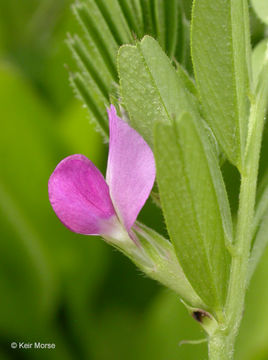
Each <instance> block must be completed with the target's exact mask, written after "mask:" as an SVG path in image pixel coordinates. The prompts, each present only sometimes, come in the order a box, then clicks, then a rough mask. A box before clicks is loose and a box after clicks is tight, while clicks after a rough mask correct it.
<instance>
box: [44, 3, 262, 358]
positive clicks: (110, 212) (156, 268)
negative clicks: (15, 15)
mask: <svg viewBox="0 0 268 360" xmlns="http://www.w3.org/2000/svg"><path fill="white" fill-rule="evenodd" d="M259 4H260V2H258V1H253V5H254V6H255V8H256V9H260V6H259ZM184 5H185V2H184V1H180V0H168V1H152V2H151V1H146V0H144V1H133V2H126V1H125V0H114V1H111V2H109V4H107V2H105V1H103V0H101V1H94V0H85V1H81V2H80V3H77V4H76V5H75V7H74V12H75V14H76V16H77V18H78V20H79V22H80V24H81V25H82V29H83V30H84V33H85V39H84V40H82V39H81V38H80V37H79V36H77V35H74V36H70V37H69V40H68V44H69V46H70V48H71V50H72V52H73V54H74V56H75V59H76V60H77V65H78V72H77V73H74V74H72V75H71V81H72V84H73V85H74V87H75V90H76V92H77V94H79V95H80V96H81V97H82V99H83V100H84V101H85V103H86V104H87V106H88V108H89V111H90V114H91V118H92V119H94V120H95V121H96V123H98V124H99V125H100V126H99V129H101V131H102V132H103V134H104V137H106V138H107V137H108V128H109V129H110V144H109V157H108V167H107V175H106V181H107V183H106V182H105V180H104V178H103V177H102V175H101V174H100V172H99V171H98V170H97V169H96V168H95V166H94V165H93V164H92V163H91V162H90V161H89V160H88V159H87V158H85V157H84V156H82V155H73V156H70V157H68V158H66V159H64V160H63V161H62V162H61V163H60V164H59V165H58V166H57V168H56V169H55V171H54V172H53V174H52V176H51V178H50V180H49V198H50V201H51V204H52V206H53V208H54V210H55V212H56V214H57V215H58V217H59V218H60V220H61V221H62V222H63V223H64V224H65V225H66V226H67V227H69V228H70V229H71V230H73V231H75V232H79V233H83V234H87V235H89V234H99V235H101V236H102V237H103V238H104V239H105V240H106V241H107V242H108V243H110V244H112V245H113V246H115V247H116V248H117V249H119V250H120V251H122V252H123V253H124V254H125V255H127V256H128V257H129V258H130V259H131V260H132V261H134V262H135V264H136V265H137V266H138V267H139V268H140V269H141V270H142V271H144V272H145V273H146V274H147V275H148V276H150V277H152V278H153V279H155V280H158V281H159V282H161V283H162V284H164V285H165V286H167V287H169V288H171V289H172V290H174V291H175V292H176V293H177V294H178V297H179V298H181V299H182V301H183V303H184V304H185V305H186V307H187V309H188V310H189V312H190V313H191V314H192V316H193V317H194V319H195V320H197V321H198V322H199V323H200V325H201V326H202V327H203V329H204V331H205V332H206V334H207V341H208V350H209V351H208V352H209V359H214V360H216V359H221V360H224V359H226V360H227V359H228V360H230V359H233V356H234V345H235V339H236V336H237V333H238V329H239V326H240V323H241V319H242V316H243V311H244V302H245V294H246V289H247V287H248V286H249V283H250V279H251V276H252V274H253V272H254V270H255V268H256V266H257V264H258V262H259V259H260V257H261V255H262V253H263V251H264V249H265V247H266V244H267V240H268V236H267V213H268V193H267V174H266V175H265V176H264V178H263V179H262V180H261V182H260V185H259V186H258V172H259V171H258V168H259V158H260V151H261V142H262V135H263V129H264V124H265V115H266V112H267V100H268V50H267V41H266V40H264V41H263V43H261V44H260V46H258V47H257V48H256V50H254V52H253V54H252V49H251V44H250V29H249V14H248V3H247V1H246V0H239V1H238V0H228V1H226V0H219V1H214V0H195V1H194V3H193V8H192V19H191V26H190V27H191V36H190V33H189V22H188V20H187V17H186V15H185V8H184ZM265 10H267V7H265ZM257 11H258V10H257ZM266 20H267V19H266V18H265V19H264V21H266ZM133 32H134V33H135V36H134V37H133V36H132V34H131V33H133ZM148 34H149V35H151V36H148ZM144 35H145V36H144ZM189 37H190V38H191V59H192V64H191V61H190V58H189V56H188V54H189V42H187V38H189ZM109 102H113V103H115V104H119V105H120V106H119V108H120V109H121V115H122V117H123V118H124V120H122V119H121V118H119V117H118V116H117V115H116V111H115V108H114V107H113V106H112V107H111V108H110V110H109V111H108V113H109V119H110V121H109V126H108V122H107V120H106V115H105V107H107V106H108V104H109ZM151 149H152V150H151ZM224 162H229V163H230V164H232V166H233V167H235V168H236V169H237V171H238V172H239V174H240V191H239V194H237V197H239V205H238V211H237V214H232V213H231V210H230V203H229V199H228V189H227V187H226V183H225V179H224V177H223V171H222V164H223V163H224ZM155 163H156V184H157V186H155V187H154V191H153V193H152V196H153V198H154V199H156V202H157V204H158V206H159V207H160V208H161V209H162V212H163V215H164V219H165V223H166V226H167V230H168V234H169V237H170V239H169V240H167V239H165V238H163V237H162V236H161V235H160V234H158V233H156V232H155V231H154V230H152V229H149V228H148V227H146V226H145V225H143V224H141V223H139V222H137V221H136V219H137V216H138V213H139V211H140V210H141V208H142V206H143V205H144V202H145V201H146V199H147V198H148V196H149V194H150V191H151V189H152V186H153V183H154V179H155Z"/></svg>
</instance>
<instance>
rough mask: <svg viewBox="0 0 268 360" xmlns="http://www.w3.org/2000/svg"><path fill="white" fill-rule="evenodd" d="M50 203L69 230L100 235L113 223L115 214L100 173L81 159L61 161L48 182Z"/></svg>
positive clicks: (76, 156) (85, 159)
mask: <svg viewBox="0 0 268 360" xmlns="http://www.w3.org/2000/svg"><path fill="white" fill-rule="evenodd" d="M48 193H49V200H50V203H51V205H52V207H53V209H54V211H55V213H56V215H57V216H58V218H59V219H60V220H61V222H62V223H63V224H64V225H65V226H66V227H68V228H69V229H70V230H72V231H74V232H76V233H80V234H86V235H103V234H106V233H108V232H109V225H110V224H111V226H112V223H113V222H114V218H115V217H116V215H115V210H114V207H113V204H112V202H111V199H110V195H109V188H108V185H107V184H106V182H105V180H104V177H103V176H102V174H101V172H100V171H99V170H98V169H97V168H96V167H95V165H94V164H93V163H92V162H91V161H90V160H89V159H88V158H86V157H85V156H83V155H72V156H69V157H67V158H65V159H64V160H62V161H61V162H60V163H59V164H58V166H57V167H56V169H55V170H54V172H53V173H52V175H51V177H50V179H49V182H48Z"/></svg>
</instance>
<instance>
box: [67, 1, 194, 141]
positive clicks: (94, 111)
mask: <svg viewBox="0 0 268 360" xmlns="http://www.w3.org/2000/svg"><path fill="white" fill-rule="evenodd" d="M73 10H74V13H75V15H76V17H77V19H78V21H79V23H80V25H81V27H82V29H83V31H84V34H85V37H86V39H85V41H84V40H82V38H80V36H77V35H75V36H72V37H70V38H69V40H68V44H69V47H70V48H71V51H72V53H73V55H74V57H75V60H76V62H77V65H78V69H79V74H78V75H75V76H74V78H72V83H73V85H74V87H75V89H76V92H77V93H78V94H79V95H80V97H81V98H82V99H83V101H84V102H85V104H86V106H87V107H88V108H89V111H90V113H91V116H92V117H93V118H94V119H95V120H96V121H97V122H99V123H100V127H101V129H102V130H103V133H104V134H105V133H107V131H106V130H107V120H106V117H104V114H106V112H105V106H106V105H107V104H106V101H107V99H109V98H111V94H112V91H113V90H112V89H113V88H114V85H117V82H118V76H117V71H116V55H117V50H118V49H119V47H120V46H121V45H123V44H124V43H125V44H133V43H134V41H135V40H134V39H135V38H136V37H138V38H139V39H141V38H142V36H144V35H145V34H150V35H153V36H155V37H156V38H157V39H158V40H159V41H160V42H161V46H162V48H163V49H165V50H166V52H167V54H168V55H169V56H170V58H173V57H174V56H175V57H177V60H181V59H182V60H183V61H184V60H185V59H184V58H185V56H184V55H185V51H184V48H185V45H186V44H185V42H184V41H183V39H184V37H185V34H187V32H188V30H186V31H184V27H188V24H186V23H183V22H182V17H183V13H182V10H181V6H180V0H169V1H163V0H107V1H106V0H86V1H81V2H77V3H76V4H75V5H74V7H73ZM186 57H187V56H186ZM187 58H188V57H187ZM96 92H97V95H96ZM99 93H100V94H99ZM96 97H97V98H98V99H96ZM116 100H118V96H117V97H116ZM105 127H106V128H105Z"/></svg>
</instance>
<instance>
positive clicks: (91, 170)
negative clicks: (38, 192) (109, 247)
mask: <svg viewBox="0 0 268 360" xmlns="http://www.w3.org/2000/svg"><path fill="white" fill-rule="evenodd" d="M108 115H109V126H110V145H109V157H108V166H107V173H106V181H105V179H104V177H103V176H102V174H101V172H100V171H99V170H98V169H97V168H96V167H95V165H94V164H93V163H92V162H91V161H90V160H89V159H88V158H86V157H85V156H84V155H71V156H69V157H67V158H65V159H64V160H62V161H61V162H60V163H59V164H58V166H57V167H56V169H55V170H54V172H53V173H52V175H51V177H50V179H49V182H48V193H49V200H50V203H51V205H52V207H53V209H54V211H55V213H56V214H57V216H58V218H59V219H60V220H61V222H62V223H63V224H64V225H65V226H66V227H67V228H68V229H70V230H71V231H74V232H76V233H80V234H86V235H102V236H104V237H106V238H117V239H118V238H120V234H122V231H123V232H127V233H128V234H130V232H131V227H132V226H133V225H134V223H135V221H136V219H137V216H138V214H139V212H140V210H141V209H142V207H143V205H144V203H145V201H146V200H147V198H148V196H149V194H150V192H151V189H152V186H153V183H154V180H155V162H154V157H153V153H152V151H151V149H150V147H149V146H148V145H147V143H146V142H145V141H144V140H143V138H142V137H141V136H140V135H139V134H138V133H137V132H136V131H135V130H134V129H132V128H131V127H130V126H129V125H128V124H127V123H126V122H124V121H123V120H122V119H120V118H119V117H118V116H117V115H116V109H115V107H114V106H111V107H110V109H109V110H108Z"/></svg>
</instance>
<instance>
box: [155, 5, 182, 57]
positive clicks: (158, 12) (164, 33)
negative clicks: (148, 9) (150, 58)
mask: <svg viewBox="0 0 268 360" xmlns="http://www.w3.org/2000/svg"><path fill="white" fill-rule="evenodd" d="M154 7H155V23H156V33H157V39H158V42H159V44H160V45H161V47H162V49H163V50H165V51H166V53H167V54H168V55H169V57H171V58H172V57H173V55H174V54H175V50H176V44H177V40H178V35H179V34H178V29H179V27H181V12H180V11H179V10H180V9H179V2H178V1H177V0H170V1H165V0H154Z"/></svg>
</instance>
